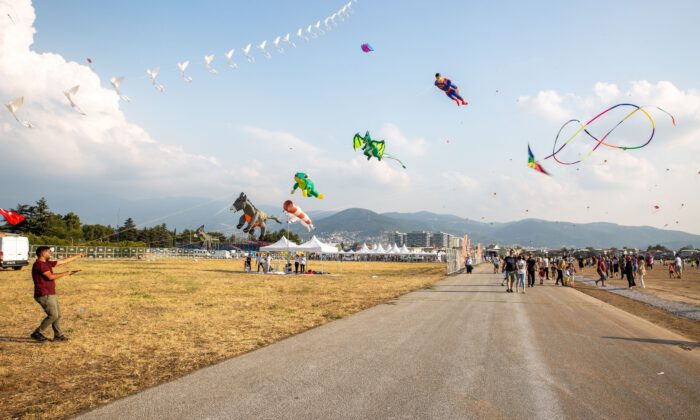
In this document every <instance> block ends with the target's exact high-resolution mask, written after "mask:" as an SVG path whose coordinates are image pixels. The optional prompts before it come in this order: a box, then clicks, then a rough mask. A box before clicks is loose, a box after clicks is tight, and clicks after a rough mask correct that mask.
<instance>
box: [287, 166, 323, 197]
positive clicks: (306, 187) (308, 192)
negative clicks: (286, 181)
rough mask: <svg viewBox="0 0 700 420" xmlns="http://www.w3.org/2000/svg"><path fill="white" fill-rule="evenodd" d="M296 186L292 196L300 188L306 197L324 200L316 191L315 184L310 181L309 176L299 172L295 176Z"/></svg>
mask: <svg viewBox="0 0 700 420" xmlns="http://www.w3.org/2000/svg"><path fill="white" fill-rule="evenodd" d="M294 180H295V181H296V183H294V186H293V187H292V194H294V192H295V191H296V190H297V188H299V189H300V190H301V193H302V194H303V195H304V197H309V196H311V197H316V198H318V199H323V194H320V193H319V192H317V191H316V187H315V186H314V182H313V181H312V180H310V179H309V176H308V175H306V174H305V173H303V172H297V173H296V174H294Z"/></svg>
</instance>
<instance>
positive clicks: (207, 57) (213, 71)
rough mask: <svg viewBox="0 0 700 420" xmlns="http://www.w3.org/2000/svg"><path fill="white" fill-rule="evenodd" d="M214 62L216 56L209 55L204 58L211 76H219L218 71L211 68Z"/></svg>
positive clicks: (205, 65)
mask: <svg viewBox="0 0 700 420" xmlns="http://www.w3.org/2000/svg"><path fill="white" fill-rule="evenodd" d="M213 61H214V54H209V55H205V56H204V67H206V68H207V71H208V72H209V73H211V74H217V73H218V71H216V69H215V68H213V67H212V66H211V63H212V62H213Z"/></svg>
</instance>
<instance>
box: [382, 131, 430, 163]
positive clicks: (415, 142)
mask: <svg viewBox="0 0 700 420" xmlns="http://www.w3.org/2000/svg"><path fill="white" fill-rule="evenodd" d="M372 137H373V138H375V136H372ZM376 138H378V139H380V140H386V143H387V150H388V151H389V152H390V153H394V151H396V152H400V153H401V155H402V156H411V157H419V156H424V155H425V154H426V152H427V149H428V143H427V141H426V140H425V139H424V138H421V137H417V138H409V137H408V136H406V135H405V134H404V133H403V132H402V131H401V129H400V128H399V127H398V126H396V125H395V124H392V123H386V124H384V125H383V126H382V128H380V129H379V131H378V132H377V136H376Z"/></svg>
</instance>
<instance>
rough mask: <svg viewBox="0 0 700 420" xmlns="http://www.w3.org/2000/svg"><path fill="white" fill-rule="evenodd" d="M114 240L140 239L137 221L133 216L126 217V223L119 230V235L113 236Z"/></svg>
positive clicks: (130, 240)
mask: <svg viewBox="0 0 700 420" xmlns="http://www.w3.org/2000/svg"><path fill="white" fill-rule="evenodd" d="M112 240H113V241H115V240H116V241H128V242H136V241H137V240H138V232H137V231H136V223H134V219H132V218H131V217H129V218H128V219H126V221H125V222H124V225H123V226H122V227H120V228H119V229H118V230H117V237H116V238H112Z"/></svg>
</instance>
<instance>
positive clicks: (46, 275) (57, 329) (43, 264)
mask: <svg viewBox="0 0 700 420" xmlns="http://www.w3.org/2000/svg"><path fill="white" fill-rule="evenodd" d="M83 256H84V255H83V254H82V253H80V254H78V255H76V256H73V257H70V258H66V259H65V260H58V261H49V259H51V248H49V247H48V246H40V247H39V248H37V249H36V257H37V258H36V261H35V262H34V265H33V266H32V279H33V280H34V300H36V301H37V303H38V304H39V305H41V307H42V309H43V310H44V312H46V318H44V320H43V321H41V325H39V328H37V329H36V330H34V332H33V333H32V335H31V337H32V338H33V339H35V340H36V341H46V337H45V336H44V335H43V334H42V333H41V332H42V331H44V330H45V329H47V328H48V327H49V325H51V327H52V328H53V334H54V335H53V341H68V338H66V336H65V335H63V332H61V326H60V321H61V307H60V306H59V304H58V297H57V296H56V280H58V279H60V278H63V277H67V276H71V275H73V274H75V273H77V271H66V272H64V273H58V274H55V273H54V272H53V268H54V267H56V266H57V265H63V264H68V263H70V262H73V261H75V260H77V259H78V258H81V257H83Z"/></svg>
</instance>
